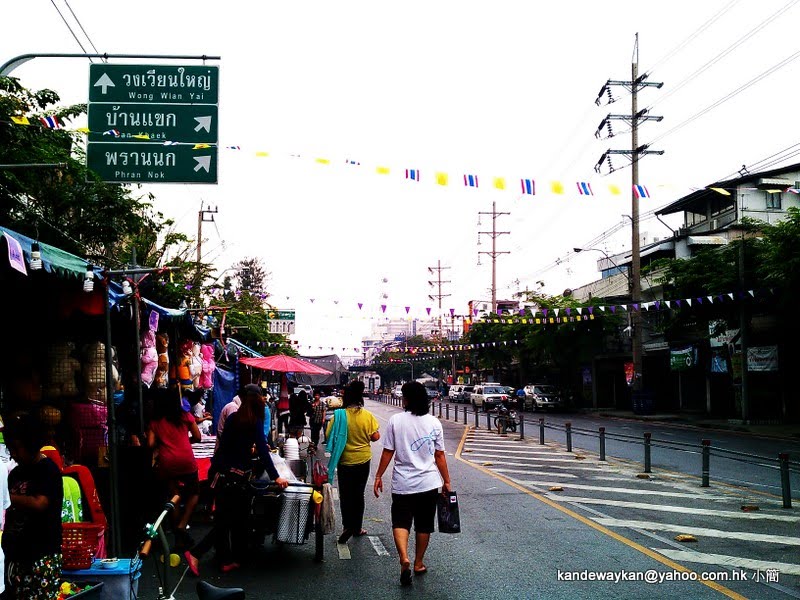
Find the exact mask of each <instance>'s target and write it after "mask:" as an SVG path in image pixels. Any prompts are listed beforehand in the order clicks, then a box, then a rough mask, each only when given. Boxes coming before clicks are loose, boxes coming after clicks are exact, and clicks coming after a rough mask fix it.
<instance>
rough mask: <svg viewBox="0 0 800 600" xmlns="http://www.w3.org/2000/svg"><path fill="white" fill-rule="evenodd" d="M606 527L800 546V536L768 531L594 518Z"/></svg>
mask: <svg viewBox="0 0 800 600" xmlns="http://www.w3.org/2000/svg"><path fill="white" fill-rule="evenodd" d="M592 520H593V521H596V522H597V523H599V524H600V525H603V526H604V527H627V528H628V529H651V530H655V531H677V532H680V533H688V534H690V535H695V536H698V537H707V538H729V539H733V540H747V541H749V542H767V543H770V544H786V545H788V546H800V538H796V537H789V536H787V535H770V534H766V533H749V532H747V531H723V530H722V529H708V528H707V527H687V526H685V525H673V524H672V523H659V522H655V521H628V520H625V519H597V518H596V519H592Z"/></svg>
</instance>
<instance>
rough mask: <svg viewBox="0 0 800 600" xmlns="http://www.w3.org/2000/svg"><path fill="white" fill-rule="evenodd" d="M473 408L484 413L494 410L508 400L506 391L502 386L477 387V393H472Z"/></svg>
mask: <svg viewBox="0 0 800 600" xmlns="http://www.w3.org/2000/svg"><path fill="white" fill-rule="evenodd" d="M471 400H472V406H474V407H475V408H476V409H477V408H480V409H482V410H483V411H487V410H489V408H494V407H496V406H497V405H498V404H500V403H501V402H506V401H507V400H508V394H506V390H505V389H504V388H503V387H502V386H500V385H490V384H487V385H476V386H475V391H474V392H472V397H471Z"/></svg>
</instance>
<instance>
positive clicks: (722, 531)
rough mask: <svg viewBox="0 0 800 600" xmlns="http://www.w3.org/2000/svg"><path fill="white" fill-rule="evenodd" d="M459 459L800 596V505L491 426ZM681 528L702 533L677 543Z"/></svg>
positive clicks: (699, 560) (705, 564) (695, 558)
mask: <svg viewBox="0 0 800 600" xmlns="http://www.w3.org/2000/svg"><path fill="white" fill-rule="evenodd" d="M461 458H462V459H463V460H467V461H469V462H472V463H474V464H476V465H479V466H481V467H483V468H484V469H488V470H490V471H492V472H495V473H498V474H499V475H502V476H504V477H506V478H507V479H509V480H511V481H513V482H514V483H516V484H517V485H519V486H523V487H525V488H526V489H530V490H531V491H532V492H536V493H538V494H540V495H541V496H542V497H544V498H545V499H547V500H548V501H551V502H555V503H558V504H559V505H562V506H565V507H567V508H569V509H571V510H573V511H577V512H578V513H579V514H581V513H583V515H585V516H587V517H588V518H589V519H591V520H592V521H594V522H595V523H597V524H598V525H600V526H603V527H606V528H608V529H611V530H616V531H618V532H620V533H623V532H624V531H627V532H629V533H627V534H624V533H623V534H624V535H626V537H630V538H631V539H634V540H635V541H637V542H638V543H640V544H641V545H643V546H646V547H649V548H650V549H651V550H653V551H654V552H657V553H659V554H661V555H662V556H663V557H664V558H666V559H670V560H673V561H675V562H678V563H683V564H685V565H686V566H687V567H688V568H690V569H692V570H693V571H695V572H697V573H698V574H702V573H703V572H711V571H715V572H718V571H720V570H725V569H728V570H733V569H744V570H746V571H747V572H748V581H754V582H757V583H759V584H762V585H765V586H768V587H770V588H773V589H772V590H764V592H763V593H765V594H766V595H773V594H775V593H776V592H777V591H780V592H782V593H784V594H786V595H787V596H790V597H797V598H800V551H798V547H799V546H800V510H798V509H797V508H794V509H784V508H782V505H781V499H780V498H777V497H773V496H766V495H761V494H755V493H753V492H752V491H750V490H747V489H743V488H737V487H734V486H724V485H721V484H714V485H713V486H712V487H710V488H702V487H700V482H699V481H698V480H697V479H695V478H692V477H689V476H683V475H680V474H674V473H664V474H662V473H659V472H658V470H657V469H655V470H654V473H652V474H650V475H649V477H648V478H640V477H639V475H640V474H641V471H642V468H641V466H640V465H636V464H633V463H630V462H627V461H615V460H614V459H609V460H608V461H600V460H599V457H598V456H597V455H596V454H594V453H592V452H588V451H584V450H579V449H577V448H575V449H574V451H573V452H567V451H566V449H565V448H564V447H563V446H561V445H559V444H555V443H548V444H545V445H540V444H538V440H536V441H534V440H520V439H519V438H518V437H515V436H500V435H498V434H497V433H495V432H492V431H488V430H476V429H470V430H469V432H468V433H467V435H466V438H465V441H464V444H463V447H462V452H461ZM747 505H756V506H757V507H758V509H757V510H744V509H743V507H745V506H747ZM679 534H684V535H687V536H693V538H692V539H693V540H696V541H693V542H678V541H676V536H678V535H679ZM689 543H691V545H690V546H689V545H688V544H689ZM764 572H768V573H769V574H770V577H769V578H766V577H764Z"/></svg>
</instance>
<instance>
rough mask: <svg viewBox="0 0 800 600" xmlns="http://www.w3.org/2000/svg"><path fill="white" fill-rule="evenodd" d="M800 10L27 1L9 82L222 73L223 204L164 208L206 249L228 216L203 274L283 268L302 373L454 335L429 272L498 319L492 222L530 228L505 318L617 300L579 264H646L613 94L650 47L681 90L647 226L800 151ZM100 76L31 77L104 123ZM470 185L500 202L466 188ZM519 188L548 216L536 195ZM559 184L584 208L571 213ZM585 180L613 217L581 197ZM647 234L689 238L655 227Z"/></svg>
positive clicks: (521, 233) (165, 190)
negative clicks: (98, 56)
mask: <svg viewBox="0 0 800 600" xmlns="http://www.w3.org/2000/svg"><path fill="white" fill-rule="evenodd" d="M799 3H800V0H789V1H785V0H761V1H758V2H757V1H756V0H708V1H706V2H696V1H694V2H689V1H686V0H675V1H673V2H670V3H654V2H637V1H635V0H631V1H622V0H606V1H604V2H596V1H592V0H574V1H573V2H519V1H517V2H504V1H497V2H477V1H470V0H467V1H463V0H462V1H451V0H441V1H439V0H437V1H436V2H430V1H427V2H422V1H416V0H410V1H404V2H402V3H401V2H395V1H392V0H387V1H386V2H380V3H376V2H366V1H363V2H349V1H342V2H338V3H330V2H322V1H317V0H308V1H306V2H282V3H278V2H270V1H264V2H243V1H237V0H232V1H229V2H224V3H220V2H207V1H203V0H195V1H192V2H188V1H183V0H172V1H170V2H163V1H160V2H154V1H151V0H137V1H136V2H132V1H128V2H121V1H115V0H108V1H105V2H98V1H96V0H94V1H92V0H29V1H28V2H27V3H26V14H29V15H36V18H19V19H12V18H7V19H3V20H2V22H0V50H1V51H2V52H1V53H0V59H2V60H3V61H5V60H8V59H9V58H11V57H14V56H16V55H20V54H25V53H67V52H82V51H83V50H81V48H80V47H79V45H78V41H76V39H75V37H77V38H78V40H79V41H80V43H81V44H83V46H84V47H85V48H86V50H87V51H88V52H92V51H93V50H92V44H93V46H94V48H96V49H97V50H98V51H99V52H108V53H127V54H180V55H203V54H205V55H219V56H221V60H220V61H219V62H218V63H215V64H219V67H220V90H219V144H220V150H219V182H218V184H217V185H184V184H158V185H155V184H154V185H151V186H149V188H148V190H149V191H152V192H153V193H154V194H155V195H156V207H157V209H158V210H160V211H161V212H163V213H164V214H165V215H166V216H168V217H171V218H174V219H175V220H176V223H177V228H178V229H179V230H180V231H184V232H186V233H187V234H189V235H192V236H196V232H197V214H198V210H200V208H201V203H203V206H206V207H208V206H211V207H216V208H217V209H218V212H217V213H216V214H215V215H214V219H215V220H214V222H213V223H205V224H204V229H203V255H204V260H206V261H208V262H212V263H213V264H214V265H215V266H216V268H217V270H218V272H222V270H223V269H226V268H228V267H230V266H231V265H232V264H234V263H235V262H236V261H238V260H240V259H242V258H249V257H256V258H260V259H262V261H263V263H264V265H265V267H266V269H267V271H269V272H270V273H271V277H270V280H269V290H270V292H271V294H272V296H271V299H270V301H271V302H272V303H273V304H274V305H275V307H276V308H280V309H292V308H293V309H295V310H296V311H297V333H296V336H295V338H296V339H297V340H298V341H299V343H300V350H301V352H302V353H304V354H324V353H327V352H328V351H330V350H334V351H336V352H338V353H340V354H347V353H348V352H346V351H344V349H349V350H352V348H355V347H360V345H361V339H362V337H363V336H364V335H366V334H368V333H369V330H370V328H371V325H372V324H373V322H374V321H375V320H376V319H384V318H386V317H425V316H426V315H427V310H426V309H427V308H431V309H432V314H436V312H437V310H438V308H437V303H436V302H435V301H431V299H429V297H428V295H429V294H436V293H438V290H437V289H436V288H434V287H432V286H430V285H429V284H428V281H429V280H432V279H435V271H434V274H433V275H432V274H431V273H430V272H429V271H428V268H429V267H434V266H437V265H438V264H441V265H442V266H443V267H447V268H446V269H445V270H443V271H442V279H443V280H444V281H446V282H448V283H445V284H443V286H442V293H443V294H449V295H448V296H446V297H445V298H444V299H443V300H442V308H443V312H444V313H445V314H447V315H449V312H450V310H449V309H450V308H453V309H454V310H455V312H456V314H465V313H466V312H467V302H468V301H469V300H470V299H476V300H480V299H489V298H490V297H491V293H490V287H491V259H490V258H489V256H488V255H485V254H483V255H479V254H478V252H480V251H489V250H491V240H490V237H489V236H488V235H485V234H484V235H480V234H479V232H480V231H484V232H486V231H491V217H487V216H486V215H482V216H480V225H479V224H478V223H479V213H480V212H491V211H492V207H493V203H494V206H496V210H497V211H498V212H503V213H510V214H505V215H501V216H498V217H497V221H496V224H497V231H503V232H505V231H507V232H509V233H507V234H502V235H499V236H498V237H497V250H498V251H503V252H505V251H508V252H509V254H501V255H499V256H498V257H497V283H498V285H497V288H498V289H497V297H498V298H501V299H502V298H510V297H511V296H512V295H513V294H514V293H515V292H518V291H521V290H525V289H531V290H533V289H541V290H542V291H543V292H544V293H547V294H553V295H555V294H560V293H561V292H562V291H563V290H564V289H565V288H576V287H579V286H581V285H584V284H586V283H589V282H591V281H593V280H594V279H597V278H598V277H599V274H598V273H597V264H596V261H597V259H598V258H601V255H600V254H598V253H596V252H584V253H581V254H580V255H576V254H574V253H572V252H571V250H572V248H574V247H584V246H586V245H587V244H588V243H589V242H592V241H593V240H596V239H597V238H599V237H602V235H603V234H604V232H608V231H611V230H616V231H615V232H614V233H613V234H611V235H608V236H607V237H606V238H605V239H602V240H601V241H599V242H596V243H595V244H594V246H593V247H595V248H599V249H602V250H604V251H606V252H608V253H614V252H618V251H621V250H623V249H625V248H629V247H630V225H629V221H628V219H627V217H626V216H625V215H630V214H631V199H630V189H631V173H630V168H629V167H627V166H626V165H627V163H626V160H625V159H624V157H616V158H615V161H614V166H616V167H618V170H617V171H615V172H614V173H612V174H610V175H599V174H597V173H595V171H594V166H595V164H596V163H597V161H598V159H599V158H600V156H601V155H602V153H603V152H604V151H605V150H607V149H609V148H613V149H626V148H630V144H631V140H630V134H629V133H625V132H626V130H627V129H628V127H627V126H626V125H625V124H624V123H622V122H615V123H614V130H615V132H618V133H619V135H617V136H616V137H614V138H612V139H606V140H597V139H595V136H594V134H595V131H596V130H597V127H598V125H599V123H600V121H601V120H602V119H603V118H604V117H605V116H606V115H608V114H609V113H613V114H626V113H630V110H631V106H630V100H631V98H630V94H628V93H627V92H626V91H625V90H624V89H623V88H621V87H614V88H612V90H613V92H614V96H615V97H616V98H618V101H617V102H615V103H614V104H611V105H605V104H603V105H602V106H596V105H595V102H594V101H595V99H596V98H597V96H598V92H599V91H600V89H601V87H602V86H603V84H604V83H605V82H606V81H607V80H609V79H612V80H623V81H624V80H628V79H630V76H631V62H632V57H633V49H634V40H635V36H636V34H637V33H638V35H639V72H640V73H648V81H653V82H663V83H664V85H663V87H662V88H661V89H656V88H647V89H645V90H643V91H642V92H641V93H640V94H639V107H640V108H643V107H648V108H650V113H649V114H651V115H659V116H663V117H664V119H663V121H661V122H647V123H643V124H642V126H641V128H640V132H639V140H640V143H651V144H652V145H651V146H650V148H651V149H654V150H663V151H664V154H663V155H662V156H648V157H645V158H643V159H642V161H641V162H640V169H639V171H640V173H639V180H640V183H641V184H643V185H645V186H647V188H648V190H649V192H650V195H651V198H649V199H643V200H642V201H641V203H640V211H641V212H642V213H643V214H644V213H647V212H648V211H652V210H654V209H656V208H659V207H661V206H664V205H666V204H668V203H670V202H672V201H674V200H676V199H678V198H680V197H681V196H683V195H685V194H687V193H689V192H690V191H691V189H692V188H693V187H703V186H706V185H709V184H710V183H712V182H714V181H717V180H719V179H721V178H724V177H728V176H731V175H733V174H735V173H736V172H737V171H738V170H739V169H740V168H741V167H742V165H753V164H756V163H758V162H759V161H762V160H763V159H765V158H767V157H769V156H771V155H774V154H776V153H779V152H780V151H782V150H783V149H785V148H789V147H791V146H793V145H794V144H797V142H798V140H797V137H798V133H797V119H798V116H797V115H798V112H797V110H796V97H795V96H796V94H794V93H793V92H794V90H795V84H794V82H796V81H797V80H798V75H800V60H798V58H799V57H800V54H797V53H798V48H797V44H796V42H795V41H794V40H795V39H796V34H795V31H794V24H795V23H797V20H798V18H800V7H798V6H797V5H798V4H799ZM59 13H61V14H59ZM61 15H63V18H64V19H65V20H66V21H67V23H68V24H69V26H70V27H71V28H72V30H73V31H74V36H75V37H73V33H71V31H70V29H69V28H68V26H67V24H65V22H64V20H62V16H61ZM76 17H77V19H76ZM115 62H134V63H148V62H168V61H145V60H139V61H115ZM88 64H89V62H88V60H86V59H53V58H37V59H34V60H32V61H30V62H28V63H25V64H24V65H22V66H20V67H18V68H17V69H16V70H15V71H14V72H13V75H14V76H16V77H19V78H20V80H21V82H22V84H23V85H25V86H26V87H30V88H34V89H41V88H50V89H54V90H56V91H57V92H58V93H59V94H60V95H61V98H62V101H63V102H64V103H79V102H86V101H87V99H88V90H89V83H90V82H89V68H88ZM168 64H174V65H178V64H187V65H189V64H199V63H195V62H190V61H183V62H180V61H178V62H168ZM742 88H744V89H742ZM731 94H733V95H731ZM728 96H730V97H728ZM726 97H728V99H727V100H724V101H723V102H722V103H719V101H720V100H723V99H725V98H726ZM717 103H719V104H718V105H716V106H715V104H717ZM73 124H74V125H75V126H81V125H84V124H85V123H78V122H75V123H73ZM228 146H238V147H239V148H240V149H238V150H233V149H229V148H227V147H228ZM265 152H266V153H268V154H269V156H259V155H257V154H256V153H265ZM318 158H321V159H324V160H326V161H329V163H325V164H323V163H321V162H319V161H317V160H316V159H318ZM348 160H353V161H356V162H358V163H360V164H358V165H352V164H347V163H346V161H348ZM792 162H796V159H789V160H788V162H784V163H781V164H791V163H792ZM378 166H384V167H389V169H390V172H389V174H385V175H381V174H378V173H377V172H376V167H378ZM405 169H419V171H420V180H419V181H411V180H406V179H405ZM436 172H445V173H447V174H448V185H447V186H440V185H436V183H435V180H434V174H435V173H436ZM464 174H475V175H478V178H479V187H478V188H477V189H476V188H469V187H465V186H464V184H463V175H464ZM495 177H503V178H505V180H506V182H507V187H508V189H506V190H497V189H495V188H494V187H493V185H492V183H493V178H495ZM521 178H530V179H533V180H534V181H535V185H536V195H534V196H530V195H523V194H521V193H520V192H519V191H518V190H520V179H521ZM553 181H558V182H561V183H562V184H563V185H564V188H565V190H566V193H565V194H563V195H555V194H552V193H551V192H550V186H551V182H553ZM578 181H585V182H589V183H590V184H591V186H592V189H593V191H594V195H593V196H588V197H586V196H579V195H578V192H577V186H576V182H578ZM609 185H617V186H619V188H620V189H621V190H622V192H623V193H622V195H618V196H615V195H612V194H611V193H610V192H609V191H608V190H609ZM668 223H669V224H670V226H671V227H676V226H677V225H678V222H677V221H675V220H671V221H668ZM641 230H642V234H643V235H646V236H647V238H648V239H649V240H652V239H653V238H655V237H666V236H669V235H670V231H669V229H668V228H667V227H665V226H664V225H662V224H660V223H659V222H658V221H656V220H655V219H652V218H644V217H643V219H642V222H641ZM479 238H480V241H481V245H480V246H479V245H478V240H479ZM479 256H480V261H479V260H478V259H479ZM479 262H480V264H478V263H479ZM539 282H541V284H540V283H539ZM359 303H360V304H362V307H361V308H359V307H358V304H359ZM381 305H386V307H387V308H386V311H385V312H384V311H383V310H382V309H381ZM406 307H409V309H408V311H406Z"/></svg>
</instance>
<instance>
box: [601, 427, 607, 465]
mask: <svg viewBox="0 0 800 600" xmlns="http://www.w3.org/2000/svg"><path fill="white" fill-rule="evenodd" d="M605 459H606V428H605V427H601V428H600V460H602V461H605Z"/></svg>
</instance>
